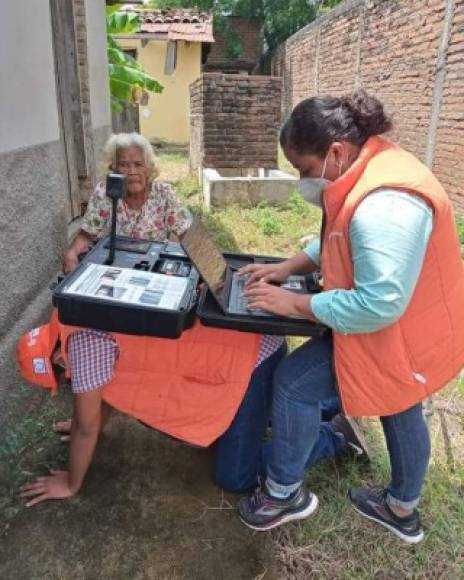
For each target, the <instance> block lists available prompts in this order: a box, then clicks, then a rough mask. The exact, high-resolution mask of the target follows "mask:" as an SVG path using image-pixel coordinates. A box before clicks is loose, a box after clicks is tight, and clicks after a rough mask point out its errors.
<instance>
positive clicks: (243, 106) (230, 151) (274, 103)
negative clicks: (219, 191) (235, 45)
mask: <svg viewBox="0 0 464 580" xmlns="http://www.w3.org/2000/svg"><path fill="white" fill-rule="evenodd" d="M281 88H282V79H280V78H276V77H266V76H246V75H227V74H221V73H205V74H203V75H202V76H201V77H200V78H199V79H198V80H196V81H195V82H194V83H192V85H190V128H191V131H190V162H191V166H192V169H195V168H197V167H200V166H202V167H215V168H227V167H232V168H257V167H264V168H268V169H271V168H275V167H277V137H278V132H279V126H280V103H281Z"/></svg>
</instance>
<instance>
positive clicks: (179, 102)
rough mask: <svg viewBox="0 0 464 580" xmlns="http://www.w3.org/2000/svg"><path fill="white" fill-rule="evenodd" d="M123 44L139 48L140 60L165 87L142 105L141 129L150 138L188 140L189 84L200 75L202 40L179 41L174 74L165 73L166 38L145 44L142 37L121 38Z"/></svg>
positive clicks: (184, 141) (179, 141) (147, 70)
mask: <svg viewBox="0 0 464 580" xmlns="http://www.w3.org/2000/svg"><path fill="white" fill-rule="evenodd" d="M118 42H119V44H120V45H121V46H122V47H123V48H130V49H135V50H137V60H138V61H139V62H140V64H141V65H142V66H143V68H144V70H145V71H146V72H147V73H148V74H149V75H151V76H152V77H153V78H154V79H156V80H157V81H158V82H159V83H161V85H163V87H164V90H163V92H162V93H160V94H153V93H150V98H149V102H148V105H147V106H146V107H142V106H141V107H140V132H141V133H142V135H145V137H147V138H148V139H162V140H164V141H169V142H172V143H188V141H189V139H190V125H189V85H190V84H191V83H192V82H193V81H194V80H195V79H197V78H198V77H199V76H200V72H201V43H199V42H184V41H179V42H178V43H177V67H176V70H175V71H174V73H173V74H172V75H165V74H164V64H165V61H166V50H167V42H163V41H151V42H148V44H147V45H146V46H145V47H144V48H142V45H141V41H140V40H126V39H123V40H120V39H119V40H118Z"/></svg>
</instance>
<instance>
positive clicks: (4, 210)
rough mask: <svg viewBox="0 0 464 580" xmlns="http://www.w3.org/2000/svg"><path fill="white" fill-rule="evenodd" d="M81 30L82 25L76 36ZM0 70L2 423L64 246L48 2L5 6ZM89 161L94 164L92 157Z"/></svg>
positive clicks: (92, 56) (64, 192)
mask: <svg viewBox="0 0 464 580" xmlns="http://www.w3.org/2000/svg"><path fill="white" fill-rule="evenodd" d="M88 3H89V4H92V2H88ZM98 6H99V10H96V9H95V10H94V8H92V10H93V16H92V18H97V19H98V18H100V20H101V21H103V19H104V2H103V1H102V0H101V1H100V0H99V1H98ZM100 29H101V26H100ZM83 32H85V26H84V30H81V38H85V35H84V34H83ZM95 33H96V32H95ZM92 34H93V32H92ZM85 42H86V41H85ZM94 46H95V47H98V46H99V47H100V48H95V49H91V50H90V51H89V64H90V63H91V62H93V61H98V62H99V63H100V64H99V74H100V75H101V76H102V77H103V80H101V79H100V80H99V83H100V84H101V83H106V80H105V79H107V77H106V64H105V59H106V54H105V52H104V51H103V52H102V50H101V46H102V45H101V42H100V41H98V42H97V41H96V42H95V43H94ZM0 70H1V71H2V79H4V82H2V85H1V90H0V118H1V120H2V131H0V271H1V274H2V275H1V277H0V368H1V369H2V373H1V376H0V419H1V418H2V416H3V415H4V414H5V413H7V410H8V404H9V401H10V399H11V397H9V395H14V389H15V388H16V387H17V383H18V377H17V374H16V361H15V347H16V342H17V339H18V337H19V336H20V335H21V334H22V333H23V332H24V331H25V330H28V329H30V328H32V327H33V326H35V325H36V324H37V323H38V322H39V321H41V320H43V319H45V318H46V317H47V315H48V311H49V309H50V306H51V300H50V298H51V295H50V292H49V290H48V285H49V283H50V281H51V280H52V279H53V278H54V277H55V275H56V272H57V271H58V269H59V268H60V263H61V256H62V254H63V250H64V248H65V246H66V244H67V226H68V223H67V221H68V219H67V217H68V215H69V214H68V210H69V202H70V189H69V179H68V177H69V171H68V169H69V167H68V163H69V160H67V158H66V155H65V148H64V143H63V137H62V124H61V115H60V114H59V111H60V109H61V110H62V107H64V106H66V103H61V105H60V106H59V105H58V98H57V95H58V91H57V88H56V73H55V58H54V48H53V31H52V26H51V13H50V4H49V1H48V0H34V2H30V1H29V0H6V1H4V2H3V3H2V31H1V34H0ZM99 90H101V89H98V88H96V89H95V91H94V92H93V95H92V94H90V96H89V99H90V100H92V99H103V100H104V102H103V104H101V103H100V104H99V105H97V104H95V106H94V107H92V110H95V111H96V113H95V118H96V119H98V121H97V122H96V124H95V126H94V127H95V135H97V134H100V132H101V131H103V130H105V131H108V125H109V110H108V107H109V103H108V100H107V92H103V94H102V95H99V94H97V93H98V92H99ZM105 111H106V113H105ZM105 119H106V120H105ZM104 123H106V128H105V125H104ZM92 138H93V137H92V135H91V134H90V135H89V139H90V140H92ZM91 146H92V147H91V148H90V150H91V151H93V144H92V143H91ZM91 161H92V163H95V159H94V158H92V160H91ZM13 398H14V397H13Z"/></svg>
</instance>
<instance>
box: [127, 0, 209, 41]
mask: <svg viewBox="0 0 464 580" xmlns="http://www.w3.org/2000/svg"><path fill="white" fill-rule="evenodd" d="M126 11H127V12H136V13H137V14H138V15H139V21H140V33H142V34H143V33H146V34H147V36H148V35H150V34H156V35H157V36H158V35H166V39H167V40H188V41H191V42H214V38H213V15H212V14H211V12H203V11H200V10H196V9H194V8H169V9H164V10H144V9H139V8H126Z"/></svg>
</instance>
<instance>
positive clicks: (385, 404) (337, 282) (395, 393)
mask: <svg viewBox="0 0 464 580" xmlns="http://www.w3.org/2000/svg"><path fill="white" fill-rule="evenodd" d="M385 187H388V188H393V189H399V190H402V191H407V192H410V193H412V194H414V195H418V196H420V197H421V198H423V199H424V200H425V201H426V202H427V203H428V204H429V205H430V206H431V207H432V209H433V230H432V233H431V237H430V240H429V243H428V247H427V251H426V255H425V259H424V264H423V266H422V270H421V273H420V276H419V280H418V282H417V285H416V288H415V290H414V293H413V296H412V298H411V301H410V303H409V305H408V306H407V308H406V310H405V312H404V314H403V315H402V316H401V317H400V318H399V319H398V320H397V321H396V322H395V323H393V324H392V325H390V326H389V327H387V328H384V329H383V330H379V331H377V332H372V333H368V334H350V335H343V334H341V333H339V332H334V333H333V336H334V363H335V370H336V375H337V381H338V386H339V394H340V399H341V403H342V406H343V409H344V411H345V413H347V414H348V415H352V416H363V415H365V416H369V415H374V416H383V415H391V414H394V413H398V412H400V411H403V410H405V409H408V408H409V407H411V406H413V405H415V404H416V403H418V402H420V401H422V400H424V399H425V398H427V397H428V396H429V395H431V394H432V393H434V392H435V391H437V390H438V389H441V388H442V387H444V386H445V385H446V384H447V383H448V382H449V381H450V380H451V379H453V378H454V377H455V376H456V375H457V374H458V373H459V371H460V369H461V368H462V367H463V366H464V267H463V263H462V260H461V255H460V246H459V241H458V237H457V232H456V225H455V221H454V216H453V211H452V208H451V204H450V201H449V199H448V197H447V195H446V193H445V191H444V189H443V188H442V186H441V185H440V183H439V182H438V181H437V179H436V178H435V177H434V175H433V174H432V172H431V171H430V170H429V169H428V168H427V167H426V166H425V165H423V164H422V163H421V162H420V161H418V160H417V159H416V158H415V157H414V156H413V155H411V154H410V153H408V152H406V151H404V150H403V149H401V148H400V147H398V146H397V145H395V144H393V143H391V142H390V141H387V140H386V139H383V138H381V137H371V138H370V139H369V140H368V141H367V142H366V144H365V145H364V147H363V148H362V149H361V152H360V154H359V156H358V158H357V159H356V161H355V162H354V163H353V165H352V166H351V167H350V168H349V169H348V171H346V173H344V174H343V175H342V176H341V177H340V178H339V179H337V180H336V181H335V182H333V183H332V184H330V185H329V186H328V187H327V188H326V189H325V191H324V210H325V228H324V231H323V239H322V248H321V268H322V275H323V280H324V290H332V289H336V288H339V289H346V290H349V289H352V288H353V287H354V280H353V260H352V256H351V248H350V236H349V228H350V223H351V219H352V217H353V214H354V212H355V210H356V208H357V206H358V205H359V204H360V203H361V201H362V200H363V199H364V198H365V197H366V195H368V194H369V193H371V192H373V191H374V190H376V189H379V188H385ZM381 235H382V232H379V236H381Z"/></svg>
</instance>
